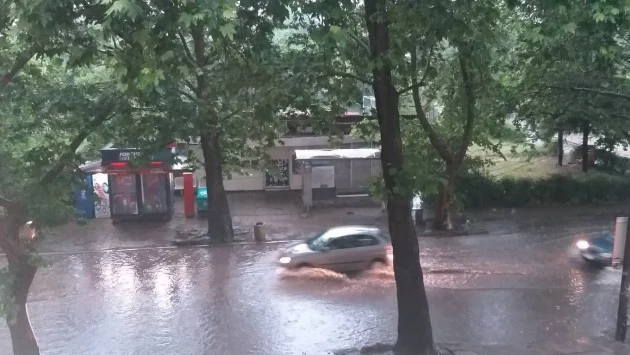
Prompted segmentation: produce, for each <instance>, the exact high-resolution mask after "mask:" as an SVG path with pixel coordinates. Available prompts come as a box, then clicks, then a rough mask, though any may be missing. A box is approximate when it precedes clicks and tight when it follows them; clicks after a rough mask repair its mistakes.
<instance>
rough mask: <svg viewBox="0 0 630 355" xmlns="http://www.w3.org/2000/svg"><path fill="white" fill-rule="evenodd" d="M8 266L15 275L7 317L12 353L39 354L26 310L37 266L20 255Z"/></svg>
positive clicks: (22, 354) (19, 354) (18, 354)
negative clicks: (16, 260) (9, 312)
mask: <svg viewBox="0 0 630 355" xmlns="http://www.w3.org/2000/svg"><path fill="white" fill-rule="evenodd" d="M9 268H10V269H11V271H12V272H13V274H14V275H16V280H15V284H14V287H13V290H12V291H13V292H12V293H13V297H14V303H13V309H14V312H13V314H12V315H10V316H9V317H7V325H8V326H9V332H10V333H11V340H12V342H13V353H14V354H15V355H39V346H38V345H37V339H35V334H34V333H33V329H32V328H31V323H30V322H29V319H28V312H27V310H26V301H27V298H28V290H29V288H30V287H31V284H32V282H33V279H34V278H35V273H36V272H37V267H35V266H33V265H31V264H30V263H29V262H28V257H27V256H26V255H22V256H21V257H20V262H19V263H18V264H17V265H16V264H13V263H9Z"/></svg>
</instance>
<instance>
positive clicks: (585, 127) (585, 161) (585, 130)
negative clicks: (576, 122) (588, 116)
mask: <svg viewBox="0 0 630 355" xmlns="http://www.w3.org/2000/svg"><path fill="white" fill-rule="evenodd" d="M590 134H591V123H590V122H589V121H587V120H585V121H584V123H583V124H582V171H583V172H585V173H587V172H588V166H589V164H590V159H589V154H588V136H589V135H590Z"/></svg>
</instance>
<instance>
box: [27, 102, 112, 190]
mask: <svg viewBox="0 0 630 355" xmlns="http://www.w3.org/2000/svg"><path fill="white" fill-rule="evenodd" d="M112 102H114V100H111V101H110V100H107V101H106V102H105V103H104V106H105V108H104V109H103V110H100V111H99V113H98V114H97V115H96V116H95V117H94V119H93V120H91V121H90V122H88V123H87V124H86V126H85V127H84V128H83V129H82V130H81V131H80V132H79V134H77V135H76V137H74V139H73V140H72V141H71V142H70V144H69V145H68V149H67V150H66V152H65V153H64V154H63V155H62V156H61V157H60V158H59V160H57V163H55V164H54V165H53V166H52V168H50V170H48V171H47V172H46V173H45V174H44V176H43V177H42V178H41V179H40V180H39V185H48V184H50V183H51V182H53V181H54V180H55V178H56V177H57V176H58V175H59V174H60V173H61V172H62V171H63V169H64V168H65V167H66V165H67V164H68V160H69V159H70V158H71V157H72V155H74V153H75V152H76V151H77V149H78V148H79V146H80V145H81V144H82V143H83V141H85V139H86V138H87V137H88V136H89V135H90V133H91V132H92V131H94V129H96V128H97V127H98V126H100V125H101V124H103V123H104V122H105V121H107V120H109V119H110V118H111V117H112V113H113V112H114V109H115V105H113V104H112Z"/></svg>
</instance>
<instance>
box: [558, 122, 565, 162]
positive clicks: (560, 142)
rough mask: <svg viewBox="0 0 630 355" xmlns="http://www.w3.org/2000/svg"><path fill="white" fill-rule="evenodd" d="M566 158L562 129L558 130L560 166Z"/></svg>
mask: <svg viewBox="0 0 630 355" xmlns="http://www.w3.org/2000/svg"><path fill="white" fill-rule="evenodd" d="M563 158H564V131H563V130H562V128H560V129H558V166H562V159H563Z"/></svg>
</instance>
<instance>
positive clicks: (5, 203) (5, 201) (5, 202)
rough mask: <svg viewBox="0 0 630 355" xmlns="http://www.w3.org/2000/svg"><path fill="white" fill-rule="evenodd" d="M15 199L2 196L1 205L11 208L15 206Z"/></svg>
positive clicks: (0, 198) (0, 197)
mask: <svg viewBox="0 0 630 355" xmlns="http://www.w3.org/2000/svg"><path fill="white" fill-rule="evenodd" d="M13 205H14V204H13V201H11V200H9V199H7V198H5V197H2V196H0V206H2V207H4V208H6V209H10V208H11V207H13Z"/></svg>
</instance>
